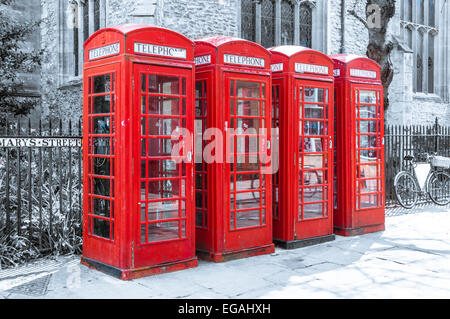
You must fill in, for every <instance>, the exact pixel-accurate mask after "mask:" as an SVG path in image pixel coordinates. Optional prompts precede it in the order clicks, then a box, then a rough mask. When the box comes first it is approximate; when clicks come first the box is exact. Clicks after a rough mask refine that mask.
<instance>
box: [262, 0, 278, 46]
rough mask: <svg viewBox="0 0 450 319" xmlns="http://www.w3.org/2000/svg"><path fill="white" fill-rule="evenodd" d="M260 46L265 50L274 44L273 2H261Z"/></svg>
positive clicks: (271, 0) (268, 0) (264, 0)
mask: <svg viewBox="0 0 450 319" xmlns="http://www.w3.org/2000/svg"><path fill="white" fill-rule="evenodd" d="M261 35H262V36H261V45H262V46H263V47H265V48H268V47H271V46H273V45H274V43H275V41H274V40H275V1H273V0H262V1H261Z"/></svg>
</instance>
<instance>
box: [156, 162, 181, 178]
mask: <svg viewBox="0 0 450 319" xmlns="http://www.w3.org/2000/svg"><path fill="white" fill-rule="evenodd" d="M181 165H184V164H177V163H175V161H173V160H170V159H164V160H149V161H148V178H158V177H178V176H179V175H180V166H181Z"/></svg>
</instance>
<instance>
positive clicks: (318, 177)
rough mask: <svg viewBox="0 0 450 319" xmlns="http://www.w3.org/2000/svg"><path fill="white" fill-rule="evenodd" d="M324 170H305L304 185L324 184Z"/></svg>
mask: <svg viewBox="0 0 450 319" xmlns="http://www.w3.org/2000/svg"><path fill="white" fill-rule="evenodd" d="M323 183H324V180H323V171H318V170H314V171H304V172H303V185H304V186H313V185H320V184H323Z"/></svg>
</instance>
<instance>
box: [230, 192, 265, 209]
mask: <svg viewBox="0 0 450 319" xmlns="http://www.w3.org/2000/svg"><path fill="white" fill-rule="evenodd" d="M260 196H261V192H245V193H236V209H246V208H254V207H260V206H261V199H260Z"/></svg>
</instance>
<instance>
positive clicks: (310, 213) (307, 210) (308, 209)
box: [303, 203, 323, 219]
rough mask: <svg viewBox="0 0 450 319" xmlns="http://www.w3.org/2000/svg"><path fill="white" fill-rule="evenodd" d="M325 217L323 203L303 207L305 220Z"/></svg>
mask: <svg viewBox="0 0 450 319" xmlns="http://www.w3.org/2000/svg"><path fill="white" fill-rule="evenodd" d="M322 216H323V203H317V204H306V205H303V218H304V219H310V218H320V217H322Z"/></svg>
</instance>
